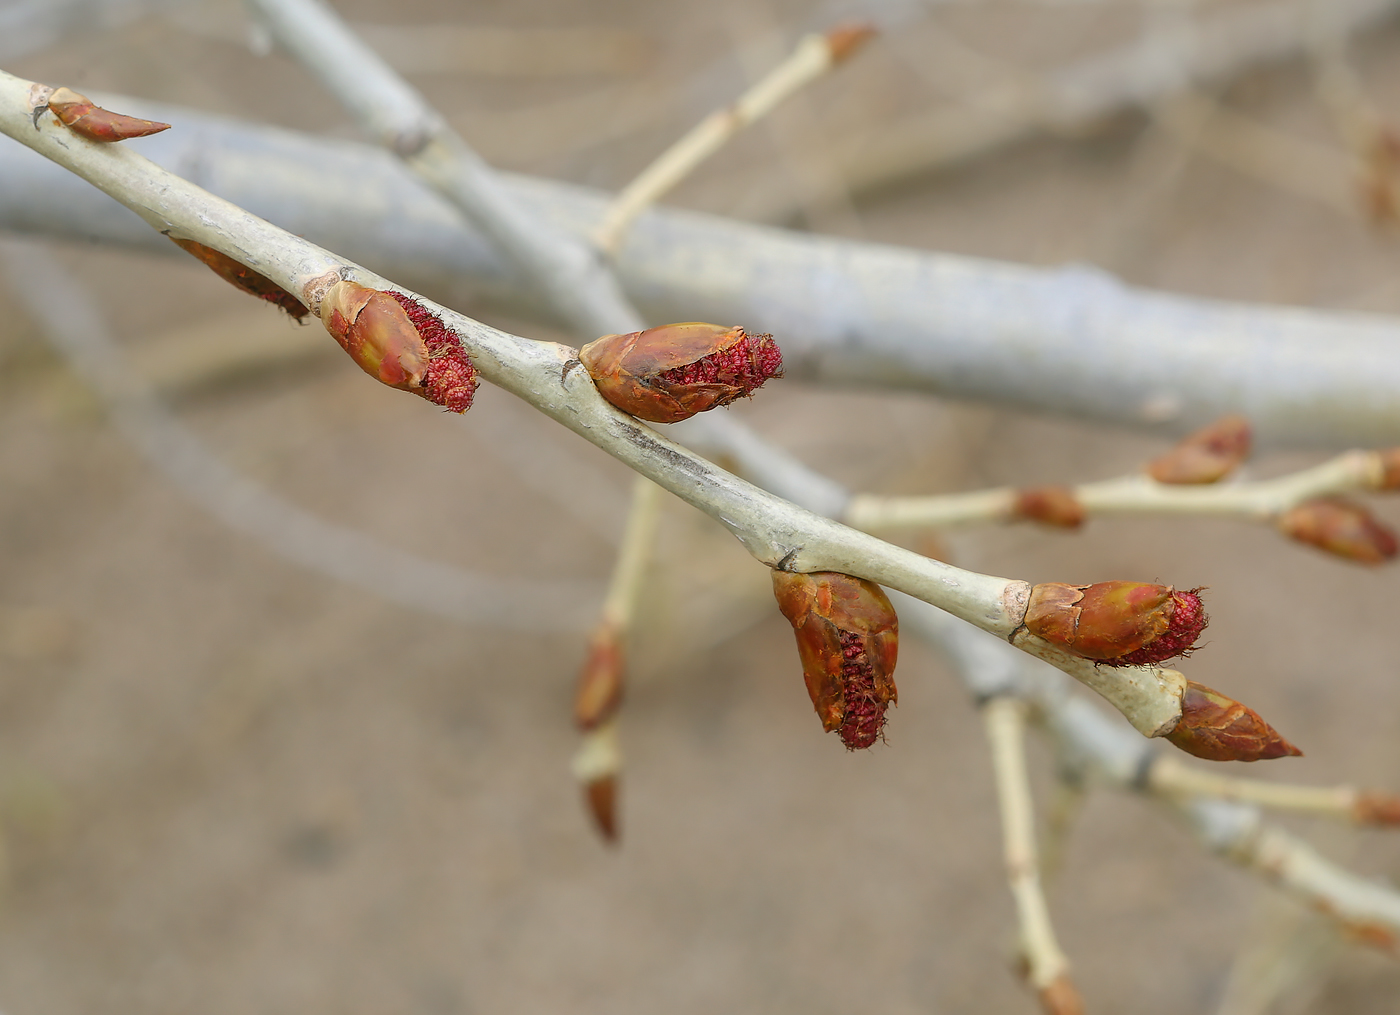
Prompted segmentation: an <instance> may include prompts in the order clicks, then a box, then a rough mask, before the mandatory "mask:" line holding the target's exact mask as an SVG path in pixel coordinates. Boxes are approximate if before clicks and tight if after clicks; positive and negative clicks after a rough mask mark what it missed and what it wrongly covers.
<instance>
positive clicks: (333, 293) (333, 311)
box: [321, 281, 477, 412]
mask: <svg viewBox="0 0 1400 1015" xmlns="http://www.w3.org/2000/svg"><path fill="white" fill-rule="evenodd" d="M321 322H322V323H323V324H324V325H325V326H326V330H327V331H329V332H330V333H331V337H333V338H334V339H335V340H336V341H337V342H339V343H340V345H341V347H342V348H344V349H345V351H346V352H348V353H349V354H350V358H351V359H353V360H354V361H355V362H356V363H358V364H359V365H360V369H362V370H363V371H364V372H365V373H367V374H369V375H370V376H371V377H373V378H375V379H376V380H378V381H381V382H383V383H384V384H387V385H389V386H390V387H391V388H401V389H403V390H405V391H412V392H413V393H414V394H417V395H421V396H423V397H424V398H426V399H427V400H428V401H430V402H435V403H437V404H438V405H442V406H445V407H447V408H448V409H450V410H452V411H453V412H465V411H466V410H467V409H469V408H470V407H471V404H472V395H473V393H474V392H475V391H476V384H477V381H476V370H475V369H474V368H473V367H472V365H471V362H470V361H469V360H468V359H467V357H466V353H465V352H464V351H463V350H462V346H461V343H459V342H458V341H457V339H456V337H455V336H454V335H453V334H452V333H451V332H449V331H448V330H447V328H446V327H445V326H444V325H443V323H442V321H440V320H438V318H437V317H436V316H434V315H433V314H432V313H431V312H430V311H429V310H428V309H427V308H426V307H424V306H422V305H421V304H419V303H418V302H417V301H416V300H414V299H412V298H411V297H408V296H405V295H403V294H402V293H398V292H392V291H387V292H382V291H380V290H378V289H369V288H366V287H365V286H362V285H358V284H356V283H354V282H346V281H342V282H337V283H336V284H335V285H333V286H331V288H330V289H329V290H328V291H327V292H326V294H325V296H324V297H323V298H322V300H321Z"/></svg>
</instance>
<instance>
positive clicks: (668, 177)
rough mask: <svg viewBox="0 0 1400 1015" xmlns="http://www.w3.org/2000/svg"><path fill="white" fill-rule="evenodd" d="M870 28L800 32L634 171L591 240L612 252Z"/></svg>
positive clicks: (840, 59) (842, 56)
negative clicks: (740, 87)
mask: <svg viewBox="0 0 1400 1015" xmlns="http://www.w3.org/2000/svg"><path fill="white" fill-rule="evenodd" d="M873 32H874V29H872V28H870V27H867V26H865V25H843V26H841V27H839V28H834V29H832V30H831V31H829V32H826V33H825V34H817V33H813V34H811V35H806V36H803V37H802V39H801V40H799V42H798V43H797V47H796V48H795V49H794V50H793V51H792V55H791V56H789V57H788V58H787V59H786V60H784V61H783V62H782V63H780V64H779V65H778V66H776V67H774V68H773V70H771V71H770V72H769V73H768V74H767V75H765V76H764V77H763V78H762V79H761V80H760V81H758V82H757V83H756V84H754V85H753V87H751V88H750V89H749V90H748V91H746V92H745V93H744V94H743V95H741V96H740V97H739V98H738V99H736V100H735V101H734V103H733V104H732V105H730V106H726V107H725V108H723V109H718V110H716V111H715V112H713V113H711V114H710V115H709V116H707V117H705V119H703V120H701V121H700V122H699V123H698V124H696V125H695V126H694V127H693V128H692V129H691V130H690V131H689V132H688V133H687V134H685V135H684V136H683V137H681V139H680V140H678V141H677V142H676V143H675V144H673V145H671V147H670V148H667V149H666V150H665V151H664V152H662V153H661V154H660V155H658V156H657V157H656V160H655V161H654V162H652V163H651V165H649V166H647V167H646V168H645V169H643V170H642V171H641V172H640V173H639V174H637V177H636V179H634V180H633V181H632V182H631V183H629V184H628V185H627V186H626V187H624V188H623V189H622V190H621V191H620V192H619V193H618V195H617V197H615V198H613V200H612V203H611V204H609V205H608V207H607V210H606V211H605V212H604V213H603V220H602V222H600V223H599V225H598V228H597V229H596V230H595V231H594V233H593V242H594V244H595V245H596V246H597V247H598V249H599V250H601V251H603V252H604V253H607V254H610V255H611V254H614V253H616V252H617V249H618V248H619V247H620V246H621V245H622V240H623V237H625V236H626V234H627V230H628V229H629V228H630V227H631V225H632V222H633V220H635V219H636V217H637V216H638V215H640V214H641V213H642V212H643V211H645V210H646V209H647V208H648V207H649V206H651V205H653V204H655V203H656V202H657V201H659V200H661V198H662V197H663V196H664V195H665V194H666V193H667V192H669V191H670V190H671V189H673V188H674V187H675V186H676V185H677V184H679V183H680V182H681V181H682V180H684V179H685V178H686V177H687V176H689V175H690V174H691V173H692V172H694V170H695V168H696V167H697V166H699V165H700V164H701V163H702V162H704V161H705V160H707V159H709V158H710V157H711V156H712V155H714V154H715V153H717V152H718V151H719V150H720V149H721V148H723V147H724V146H725V145H726V144H727V143H728V142H729V140H730V138H732V137H734V135H736V134H738V133H739V132H740V131H742V130H744V129H745V128H746V127H749V126H751V125H752V124H754V123H756V122H757V121H759V120H761V119H762V118H763V117H765V116H767V115H768V114H769V113H771V112H772V111H773V110H774V109H776V108H777V107H778V106H779V105H781V104H782V103H783V102H784V101H786V100H787V99H788V98H790V97H792V95H794V94H795V93H796V92H797V91H799V90H800V89H802V88H804V87H806V86H807V85H809V84H811V83H812V82H813V81H815V80H817V79H818V78H819V77H821V76H822V75H823V74H826V73H827V72H828V71H830V70H832V69H833V68H834V67H836V66H838V65H839V64H841V63H843V62H844V61H845V60H846V59H847V58H849V57H850V56H851V55H852V54H853V53H854V52H855V50H856V49H857V48H858V47H859V46H860V45H861V44H862V43H863V42H864V41H865V40H866V39H867V38H869V36H870V35H871V34H872V33H873Z"/></svg>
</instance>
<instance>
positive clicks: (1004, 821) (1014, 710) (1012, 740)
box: [982, 697, 1084, 1015]
mask: <svg viewBox="0 0 1400 1015" xmlns="http://www.w3.org/2000/svg"><path fill="white" fill-rule="evenodd" d="M1025 712H1026V705H1025V702H1023V701H1020V700H1018V699H1016V698H1011V697H997V698H993V699H991V700H990V701H988V702H987V703H986V704H985V705H983V706H982V718H983V721H984V723H985V725H986V730H987V740H988V742H989V743H990V745H991V751H992V767H993V769H994V770H995V772H996V785H997V800H998V801H999V802H1000V805H1001V827H1002V838H1003V841H1004V849H1005V859H1006V877H1007V880H1008V881H1009V882H1010V884H1011V894H1012V897H1013V898H1015V900H1016V915H1017V919H1018V920H1019V922H1020V927H1021V949H1022V952H1023V954H1024V957H1025V960H1026V964H1027V967H1028V977H1029V979H1030V984H1031V987H1032V988H1034V989H1035V991H1036V993H1037V995H1038V996H1039V997H1040V1003H1041V1006H1042V1007H1043V1008H1044V1009H1045V1011H1046V1012H1047V1013H1048V1015H1079V1013H1081V1012H1083V1010H1084V1006H1083V1002H1081V1001H1080V999H1079V992H1078V991H1077V990H1076V989H1075V987H1074V984H1073V982H1072V981H1071V980H1070V978H1069V962H1068V961H1067V960H1066V959H1065V956H1064V953H1063V952H1062V951H1061V950H1060V946H1059V943H1058V942H1057V941H1056V940H1055V928H1054V926H1053V925H1052V924H1051V922H1050V909H1049V907H1048V906H1047V905H1046V902H1045V893H1044V892H1043V891H1042V890H1041V885H1040V869H1039V863H1038V861H1037V858H1036V849H1035V812H1034V807H1033V805H1032V802H1031V787H1030V779H1029V778H1028V777H1027V773H1026V755H1025V723H1026V719H1025Z"/></svg>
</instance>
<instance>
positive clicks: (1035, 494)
mask: <svg viewBox="0 0 1400 1015" xmlns="http://www.w3.org/2000/svg"><path fill="white" fill-rule="evenodd" d="M1011 512H1012V514H1013V515H1014V516H1015V517H1017V518H1025V519H1028V520H1029V521H1033V522H1040V523H1041V524H1043V525H1055V526H1058V527H1059V528H1062V529H1077V528H1079V526H1081V525H1083V524H1084V505H1082V504H1080V503H1079V498H1077V497H1076V496H1075V495H1074V491H1073V490H1071V489H1070V488H1069V487H1067V486H1035V487H1030V488H1028V489H1025V490H1018V491H1016V504H1015V506H1014V507H1012V509H1011Z"/></svg>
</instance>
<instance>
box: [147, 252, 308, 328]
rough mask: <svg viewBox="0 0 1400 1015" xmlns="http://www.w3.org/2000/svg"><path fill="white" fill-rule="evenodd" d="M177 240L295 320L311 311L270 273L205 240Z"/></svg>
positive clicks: (221, 274)
mask: <svg viewBox="0 0 1400 1015" xmlns="http://www.w3.org/2000/svg"><path fill="white" fill-rule="evenodd" d="M170 239H171V240H173V241H174V243H175V244H176V245H177V246H178V247H180V249H182V250H184V251H185V252H186V253H189V254H192V255H193V256H194V257H196V258H198V259H199V260H200V261H202V262H203V263H204V264H205V265H206V266H207V267H208V268H209V269H210V270H211V271H213V272H214V274H215V275H218V276H219V277H220V278H221V279H223V280H224V281H225V282H228V283H230V284H231V285H233V286H235V287H236V288H239V289H242V290H243V291H244V292H245V293H248V294H250V295H252V296H256V297H257V298H258V299H260V300H267V302H269V303H271V304H273V305H274V306H278V307H281V308H282V309H283V310H285V311H286V312H287V313H288V314H290V315H291V316H292V317H293V318H294V319H296V320H298V321H300V320H301V319H302V318H303V317H305V316H306V315H307V314H309V313H310V312H311V311H309V310H307V309H306V307H305V306H303V305H302V302H301V301H300V300H299V299H297V298H296V297H295V296H293V295H292V294H291V293H289V292H287V290H285V289H283V288H282V287H281V286H280V285H278V284H277V283H276V282H274V281H272V279H270V278H268V277H267V276H266V275H260V274H258V273H257V272H256V271H254V270H253V269H252V268H249V267H247V266H246V265H244V264H241V263H239V262H238V261H235V260H234V259H233V258H231V257H229V256H228V255H227V254H221V253H219V252H218V251H217V250H215V249H214V248H213V247H206V246H205V245H204V244H202V243H196V242H195V241H194V240H182V239H178V238H176V237H174V236H172V237H170Z"/></svg>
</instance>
